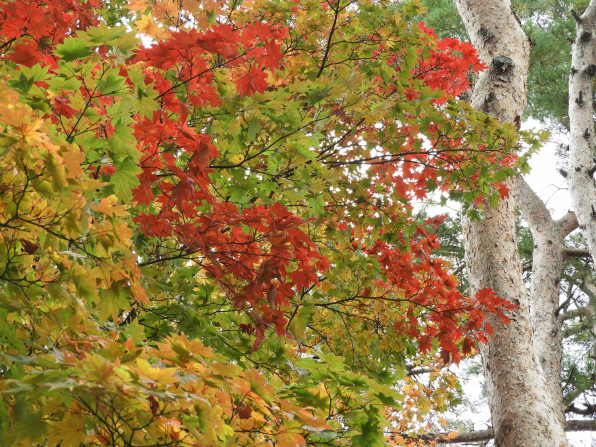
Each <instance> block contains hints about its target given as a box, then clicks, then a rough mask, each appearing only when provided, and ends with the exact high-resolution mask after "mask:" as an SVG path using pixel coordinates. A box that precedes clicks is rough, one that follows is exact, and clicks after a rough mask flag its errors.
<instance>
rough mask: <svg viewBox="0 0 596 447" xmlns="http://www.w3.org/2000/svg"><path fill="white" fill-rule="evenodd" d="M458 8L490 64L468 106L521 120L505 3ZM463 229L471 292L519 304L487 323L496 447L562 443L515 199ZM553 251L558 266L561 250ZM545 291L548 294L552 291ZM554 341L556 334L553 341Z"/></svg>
mask: <svg viewBox="0 0 596 447" xmlns="http://www.w3.org/2000/svg"><path fill="white" fill-rule="evenodd" d="M456 4H457V7H458V10H459V12H460V15H461V16H462V19H463V21H464V24H465V26H466V29H467V31H468V34H469V35H470V38H471V40H472V43H473V44H474V46H475V47H476V49H477V50H478V52H479V54H480V57H481V59H482V60H483V61H484V62H485V63H487V64H489V65H490V67H491V68H490V69H489V70H487V71H485V72H484V73H482V74H481V75H480V76H479V78H478V81H477V83H476V86H475V88H474V92H473V96H472V105H473V106H474V107H475V108H476V109H478V110H481V111H483V112H486V113H488V114H490V115H491V116H493V117H494V118H496V119H498V120H500V121H502V122H515V121H516V120H519V117H520V116H521V115H522V112H523V109H524V107H525V101H526V78H527V73H528V62H529V50H530V42H529V39H528V37H527V36H526V35H525V33H524V32H523V30H522V29H521V26H520V24H519V22H518V21H517V18H516V17H515V15H514V14H513V11H512V10H511V3H510V1H508V0H493V1H486V0H456ZM509 186H510V187H512V186H513V182H510V184H509ZM549 217H550V216H549ZM463 230H464V248H465V251H466V262H467V265H468V271H469V273H470V287H471V292H472V293H475V292H476V291H477V290H478V289H480V288H482V287H491V288H492V289H493V290H494V291H495V292H496V293H497V294H498V295H499V296H501V297H503V298H506V299H508V300H510V301H512V302H514V303H517V304H519V307H518V308H517V309H515V310H514V311H511V312H510V313H509V314H508V316H509V318H510V319H511V323H510V324H507V325H505V324H503V323H502V322H501V321H500V320H499V319H498V318H495V317H494V316H491V317H490V318H489V321H490V323H491V325H492V326H493V328H494V337H493V338H491V339H490V340H489V343H488V345H487V346H486V347H485V348H484V349H483V350H482V359H483V366H484V372H485V379H486V386H487V394H488V400H489V406H490V409H491V419H492V425H493V428H494V435H495V436H494V439H495V443H496V445H497V446H498V447H521V446H527V447H529V446H536V445H544V446H552V447H560V446H565V445H567V442H566V438H565V428H564V413H563V409H562V403H561V400H560V399H559V400H557V396H558V395H560V390H558V391H557V390H555V389H554V387H552V386H548V385H547V381H546V379H545V376H544V375H543V370H542V368H541V366H540V364H541V363H543V362H542V357H541V356H540V355H538V351H537V350H536V348H537V347H538V346H543V345H548V346H550V345H551V344H552V343H553V340H552V339H549V337H548V336H546V337H544V338H543V339H542V340H540V341H537V343H536V344H535V343H534V340H533V334H534V327H533V322H534V321H535V320H536V319H537V318H538V314H540V315H542V314H544V313H546V314H548V313H549V310H547V309H546V308H545V309H540V308H535V317H534V318H531V314H530V302H529V300H528V297H527V294H526V290H525V288H524V284H523V281H522V272H521V265H520V260H519V254H518V252H517V245H516V241H515V202H514V197H513V194H511V195H510V196H509V197H508V198H506V199H504V200H502V201H501V203H500V204H499V206H498V208H497V209H491V208H490V207H488V206H486V208H485V218H484V219H483V221H482V222H470V221H465V222H464V226H463ZM545 246H546V244H545ZM559 252H560V258H561V262H562V256H563V255H562V247H559ZM557 262H558V261H556V262H555V264H556V263H557ZM540 265H541V267H539V268H542V264H540ZM544 267H545V268H546V266H544ZM534 268H536V267H534ZM547 288H548V290H545V291H546V292H547V293H551V292H552V290H551V289H552V287H551V286H550V285H549V286H548V287H547ZM536 293H539V290H538V289H537V290H536ZM557 296H558V295H557ZM547 301H548V300H547ZM550 301H552V299H550ZM557 303H558V301H557ZM555 310H556V307H555ZM536 312H538V314H536ZM553 321H554V322H555V323H556V319H555V318H554V315H553V317H552V318H548V323H546V324H549V323H552V322H553ZM559 336H560V335H558V334H555V338H557V337H559ZM544 358H545V362H544V363H545V365H546V364H548V365H551V363H553V364H554V363H556V362H557V361H560V360H557V359H560V354H559V353H554V354H553V356H552V358H550V357H548V358H547V357H544ZM557 384H559V377H557Z"/></svg>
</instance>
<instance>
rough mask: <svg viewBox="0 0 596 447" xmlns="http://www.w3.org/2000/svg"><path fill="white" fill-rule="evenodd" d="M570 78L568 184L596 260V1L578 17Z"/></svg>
mask: <svg viewBox="0 0 596 447" xmlns="http://www.w3.org/2000/svg"><path fill="white" fill-rule="evenodd" d="M574 17H575V19H576V22H577V26H576V28H577V34H576V38H575V43H574V44H573V50H572V53H571V74H570V75H569V124H570V142H569V174H568V176H567V182H568V184H569V193H570V195H571V201H572V203H573V208H574V210H575V214H576V215H577V220H578V222H579V224H580V227H581V228H582V230H583V234H584V236H585V238H586V241H587V242H588V249H589V250H590V254H591V255H592V259H594V260H596V188H594V171H595V170H596V168H595V165H596V161H595V159H594V156H595V154H594V107H593V103H592V101H593V99H592V98H593V86H594V76H595V75H596V36H595V35H594V28H595V27H596V1H595V0H592V1H591V2H590V5H589V6H588V8H587V9H586V11H585V12H584V13H583V14H582V15H581V17H578V16H577V14H574Z"/></svg>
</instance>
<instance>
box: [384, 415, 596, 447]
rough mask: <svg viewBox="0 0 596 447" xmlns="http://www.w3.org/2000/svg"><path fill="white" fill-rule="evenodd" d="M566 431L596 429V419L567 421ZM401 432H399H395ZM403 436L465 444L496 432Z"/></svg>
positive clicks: (492, 436)
mask: <svg viewBox="0 0 596 447" xmlns="http://www.w3.org/2000/svg"><path fill="white" fill-rule="evenodd" d="M565 431H567V432H576V431H596V420H571V421H567V422H566V423H565ZM393 434H399V433H395V432H394V433H393ZM399 435H400V436H401V437H402V438H405V439H411V440H419V441H423V440H424V441H434V442H436V443H437V444H463V443H471V442H482V441H490V440H491V439H493V438H494V433H493V429H492V428H488V429H486V430H478V431H470V432H467V433H460V434H458V435H457V436H455V437H451V439H449V436H448V435H447V434H446V433H428V434H426V435H421V436H418V437H414V436H404V435H403V434H399Z"/></svg>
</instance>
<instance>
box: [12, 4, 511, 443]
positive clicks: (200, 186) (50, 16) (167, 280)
mask: <svg viewBox="0 0 596 447" xmlns="http://www.w3.org/2000/svg"><path fill="white" fill-rule="evenodd" d="M420 13H421V10H420V8H419V6H418V5H417V3H416V2H413V3H405V4H400V5H396V4H392V3H389V2H387V3H386V2H377V1H370V2H369V1H362V2H346V1H337V0H336V1H322V2H319V1H314V0H305V1H300V2H286V1H283V2H277V1H262V2H261V1H246V2H243V3H242V4H239V2H229V3H228V2H221V1H202V2H186V1H180V2H178V1H169V0H157V1H155V2H144V1H134V2H125V3H122V2H78V1H75V0H50V1H49V2H46V3H40V2H35V1H32V0H16V1H7V2H4V3H2V5H0V37H1V39H2V42H1V43H0V48H1V52H2V54H1V55H2V62H0V64H1V65H0V66H1V70H0V83H1V88H0V139H1V143H2V144H1V146H0V151H1V153H2V157H0V178H1V182H0V235H1V236H0V237H1V241H0V242H1V243H0V263H1V264H0V316H1V318H0V347H1V349H0V391H1V393H2V394H1V396H2V400H1V401H0V429H1V430H0V444H3V445H33V444H36V443H38V444H41V443H43V442H45V443H46V444H44V445H48V446H54V445H56V446H57V445H61V446H62V447H68V446H80V445H86V446H87V445H88V446H92V445H106V446H107V445H110V446H111V445H115V446H116V445H118V446H145V445H163V446H166V445H180V446H182V445H203V446H219V445H256V444H266V445H278V446H299V445H306V444H319V443H327V444H329V445H366V446H373V445H384V444H385V443H387V442H389V438H388V437H387V436H386V433H385V428H387V427H389V426H391V427H394V428H395V427H398V428H399V430H400V432H403V433H404V434H406V433H408V432H409V431H411V430H414V429H417V428H419V427H418V426H417V425H416V423H417V421H415V420H412V418H411V415H412V408H413V407H416V408H418V409H419V411H418V413H417V414H418V415H420V416H421V417H422V416H423V415H424V414H426V413H428V412H430V411H436V410H442V409H444V408H446V407H447V406H448V404H449V401H450V399H452V398H453V396H454V392H455V390H456V388H457V385H456V383H455V381H454V380H453V378H452V376H450V375H449V374H450V373H440V372H439V369H440V366H441V365H446V364H449V363H450V362H456V363H457V362H459V360H460V358H461V356H462V355H466V354H469V353H471V352H473V350H474V349H475V346H476V344H477V343H478V342H483V341H485V340H486V337H487V336H488V334H490V327H489V326H487V325H486V316H485V312H486V311H490V312H497V313H498V314H499V315H500V316H501V317H502V319H503V320H506V319H507V317H506V313H507V309H510V308H511V305H510V304H509V303H508V302H507V301H506V300H503V299H501V298H499V297H496V296H495V295H494V294H493V293H492V291H491V290H489V289H484V290H482V291H481V293H479V296H477V297H466V296H465V295H463V294H462V293H461V291H459V290H458V288H457V279H456V278H454V277H453V276H452V275H451V274H450V272H449V265H448V263H447V262H446V261H444V260H442V259H440V258H438V257H437V256H436V254H435V252H436V250H437V249H438V248H439V240H438V237H437V236H436V234H435V230H436V229H437V227H438V226H439V225H441V223H442V220H443V219H444V216H434V217H428V216H424V215H423V214H422V213H421V212H420V211H419V210H420V205H419V202H420V201H424V200H428V199H429V198H431V197H433V199H437V198H438V199H439V200H440V198H443V199H447V198H449V199H452V200H458V201H461V202H463V203H464V205H465V204H470V203H474V202H482V201H484V203H485V204H486V206H490V205H494V203H496V200H498V197H499V195H503V194H506V193H507V192H506V191H505V190H503V189H502V188H501V189H499V188H497V187H495V185H498V184H499V182H502V181H503V180H504V179H505V178H506V177H508V176H510V175H512V174H514V173H515V172H516V163H518V160H517V159H516V158H515V157H512V156H511V155H510V154H511V153H512V150H513V148H514V147H515V145H516V141H517V140H516V135H515V132H514V129H512V128H511V127H505V126H501V125H500V124H499V123H496V122H495V121H493V120H491V119H490V118H488V117H486V116H483V115H481V114H479V113H477V112H474V111H472V109H471V108H470V107H468V106H467V105H466V104H465V103H464V102H460V101H458V100H457V97H458V96H459V95H461V94H463V93H465V92H466V91H467V90H468V89H469V87H470V84H469V82H470V79H471V77H472V76H473V73H474V72H475V71H478V70H482V69H485V68H486V67H484V66H482V65H481V64H480V63H479V61H478V59H477V57H476V55H475V53H474V52H473V50H472V48H471V47H470V46H469V45H468V44H465V43H462V42H459V41H456V40H453V39H449V40H437V38H436V35H434V34H433V33H432V31H431V30H429V29H427V28H426V27H425V26H424V24H423V23H419V20H418V16H419V14H420ZM416 201H418V204H417V202H416ZM472 212H475V211H471V213H472ZM419 366H432V367H433V368H436V372H435V373H434V375H432V377H431V378H430V380H431V382H432V384H434V385H432V384H431V385H428V386H427V388H425V391H424V392H423V393H422V394H421V393H418V394H412V393H413V391H414V390H415V386H414V385H413V384H412V382H411V379H409V378H407V375H408V372H409V371H412V370H413V369H416V368H417V367H419ZM433 386H434V389H433ZM426 390H428V391H426ZM421 420H422V419H421ZM32 427H34V428H32ZM423 428H424V427H423ZM404 436H405V435H404ZM396 439H398V437H394V438H393V441H392V442H402V441H403V443H406V442H407V439H408V438H407V436H405V437H402V438H399V439H402V441H396Z"/></svg>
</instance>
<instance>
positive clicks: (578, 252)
mask: <svg viewBox="0 0 596 447" xmlns="http://www.w3.org/2000/svg"><path fill="white" fill-rule="evenodd" d="M564 254H565V256H566V257H568V258H589V257H591V255H590V252H589V251H588V250H584V249H581V248H566V249H565V251H564Z"/></svg>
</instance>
